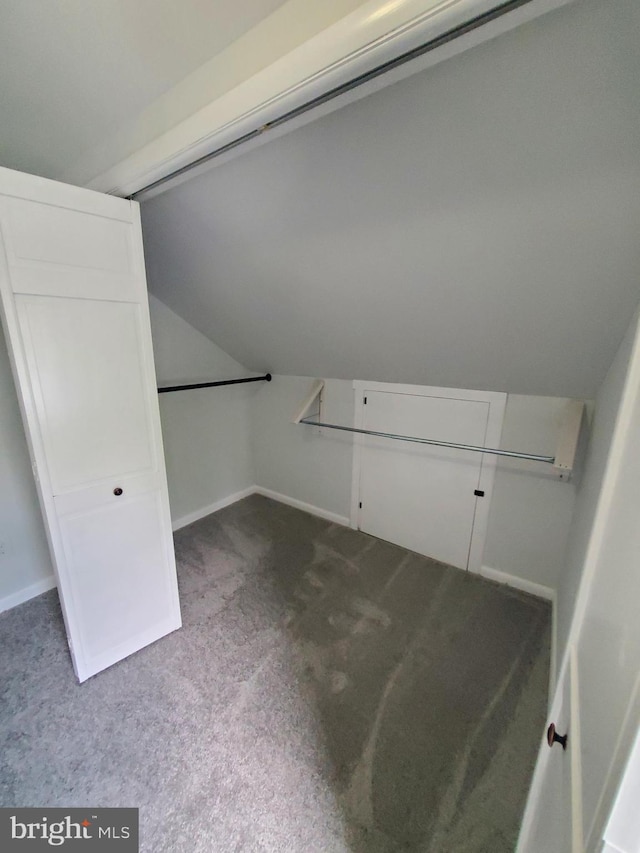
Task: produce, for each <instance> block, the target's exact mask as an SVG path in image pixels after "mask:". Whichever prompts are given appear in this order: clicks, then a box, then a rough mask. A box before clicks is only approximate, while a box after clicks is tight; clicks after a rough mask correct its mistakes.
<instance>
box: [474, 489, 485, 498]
mask: <svg viewBox="0 0 640 853" xmlns="http://www.w3.org/2000/svg"><path fill="white" fill-rule="evenodd" d="M473 494H474V495H475V496H476V497H477V498H483V497H484V492H483V491H482V490H481V489H475V491H474V493H473Z"/></svg>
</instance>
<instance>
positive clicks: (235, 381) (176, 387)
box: [158, 373, 271, 394]
mask: <svg viewBox="0 0 640 853" xmlns="http://www.w3.org/2000/svg"><path fill="white" fill-rule="evenodd" d="M245 382H271V374H270V373H265V375H264V376H247V378H246V379H222V380H221V381H220V382H195V383H194V384H193V385H165V386H164V388H158V394H167V393H168V392H169V391H191V389H192V388H217V387H218V386H220V385H242V384H244V383H245Z"/></svg>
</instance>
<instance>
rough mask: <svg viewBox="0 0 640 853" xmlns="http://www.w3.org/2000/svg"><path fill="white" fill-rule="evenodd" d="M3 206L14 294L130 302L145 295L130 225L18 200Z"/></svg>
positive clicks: (115, 220) (75, 211)
mask: <svg viewBox="0 0 640 853" xmlns="http://www.w3.org/2000/svg"><path fill="white" fill-rule="evenodd" d="M125 204H127V202H125ZM4 207H5V221H6V235H7V236H6V251H7V256H8V260H9V264H10V266H11V268H12V289H13V292H14V293H32V294H40V295H42V296H46V295H54V294H55V295H63V294H64V295H67V296H81V297H82V298H83V299H121V300H132V301H138V300H139V299H140V298H141V296H143V295H144V292H143V291H142V289H141V287H140V284H141V282H140V277H139V272H140V269H139V266H138V264H137V259H136V253H135V251H134V250H133V243H132V230H131V224H130V222H127V221H123V220H122V219H114V218H111V217H105V216H99V215H88V214H87V212H86V211H84V210H72V209H69V208H64V207H57V206H55V205H52V204H48V205H47V204H39V203H38V202H35V201H26V200H24V199H19V198H8V199H5V200H4ZM126 212H127V211H126V208H125V210H124V211H123V215H126Z"/></svg>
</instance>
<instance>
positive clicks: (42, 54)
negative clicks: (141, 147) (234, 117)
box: [0, 0, 285, 179]
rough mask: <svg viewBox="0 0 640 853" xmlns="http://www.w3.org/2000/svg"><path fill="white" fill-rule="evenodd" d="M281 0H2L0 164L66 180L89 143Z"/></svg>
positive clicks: (117, 125)
mask: <svg viewBox="0 0 640 853" xmlns="http://www.w3.org/2000/svg"><path fill="white" fill-rule="evenodd" d="M284 2H285V0H180V2H179V3H172V2H168V0H134V2H132V0H91V2H87V0H45V2H43V0H16V2H11V0H9V2H4V3H1V4H0V78H1V80H2V83H1V85H0V115H1V116H2V127H1V130H0V163H2V165H3V166H8V167H9V168H12V169H22V170H24V171H27V172H32V173H34V174H38V175H43V176H45V177H50V178H58V179H62V177H63V175H64V173H65V172H68V171H69V170H70V167H71V165H72V164H73V163H75V162H77V160H78V158H81V157H82V156H83V155H85V154H86V153H87V151H88V150H90V149H92V148H94V147H95V146H98V145H100V144H101V143H102V142H103V141H104V140H105V137H107V138H109V137H111V136H112V135H113V134H114V133H115V132H116V131H117V130H119V129H121V128H122V126H123V125H127V124H128V123H130V122H134V121H135V119H136V118H137V116H138V115H139V114H140V113H141V112H142V111H143V110H144V109H145V108H147V107H148V106H149V105H150V104H151V103H153V102H154V101H155V100H156V99H158V98H159V97H160V96H161V95H163V94H164V93H165V92H167V91H168V90H169V89H171V88H172V87H173V86H174V85H176V84H177V83H178V82H179V81H181V80H182V79H183V78H184V77H185V76H186V75H188V74H190V73H191V72H193V71H194V70H195V69H197V68H198V67H199V66H200V65H202V64H203V63H204V62H205V61H207V60H209V59H210V58H211V57H212V56H215V55H216V54H219V53H221V52H222V51H223V50H224V49H225V48H226V47H227V46H228V45H229V44H231V43H232V42H233V41H235V40H236V39H238V38H240V37H241V36H242V35H243V34H244V33H246V32H247V31H249V30H250V29H251V28H252V27H254V26H256V24H258V22H260V21H261V20H263V19H264V18H266V17H267V16H268V15H269V14H270V13H272V12H273V11H274V10H276V9H277V8H278V7H280V6H282V5H283V3H284ZM108 165H111V163H110V161H109V159H107V160H106V161H105V162H104V163H103V164H102V168H106V167H107V166H108Z"/></svg>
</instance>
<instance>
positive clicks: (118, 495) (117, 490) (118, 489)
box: [113, 486, 122, 498]
mask: <svg viewBox="0 0 640 853" xmlns="http://www.w3.org/2000/svg"><path fill="white" fill-rule="evenodd" d="M113 494H114V495H115V496H116V497H117V498H119V497H120V495H121V494H122V489H121V488H120V486H118V488H117V489H114V490H113Z"/></svg>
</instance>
